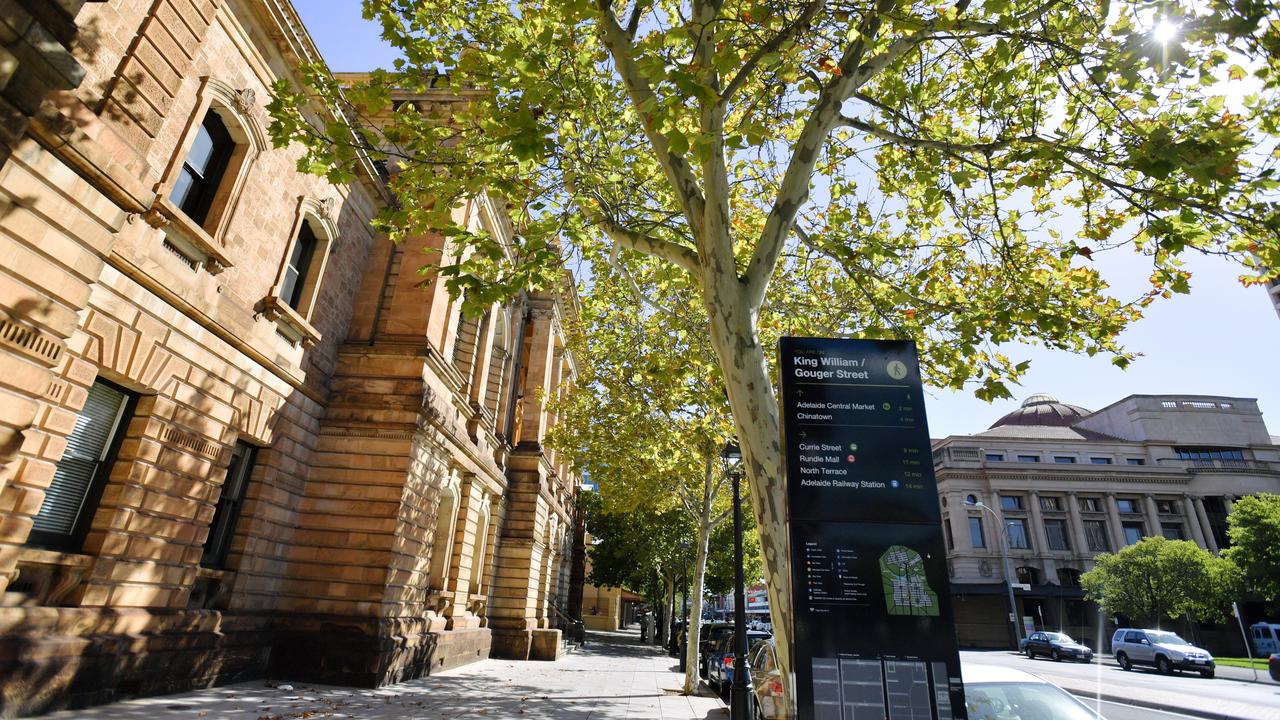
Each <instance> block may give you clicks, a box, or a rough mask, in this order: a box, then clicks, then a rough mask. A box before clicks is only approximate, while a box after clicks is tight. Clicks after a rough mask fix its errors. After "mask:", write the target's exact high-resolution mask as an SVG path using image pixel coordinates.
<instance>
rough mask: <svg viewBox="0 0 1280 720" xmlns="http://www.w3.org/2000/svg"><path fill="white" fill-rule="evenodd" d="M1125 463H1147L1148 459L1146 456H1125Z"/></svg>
mask: <svg viewBox="0 0 1280 720" xmlns="http://www.w3.org/2000/svg"><path fill="white" fill-rule="evenodd" d="M1124 464H1125V465H1146V464H1147V461H1146V459H1145V458H1125V459H1124Z"/></svg>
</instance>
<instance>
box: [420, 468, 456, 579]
mask: <svg viewBox="0 0 1280 720" xmlns="http://www.w3.org/2000/svg"><path fill="white" fill-rule="evenodd" d="M457 519H458V495H457V492H456V491H455V490H454V489H453V487H451V486H449V487H444V488H441V489H440V503H439V504H438V505H437V506H436V526H435V532H434V533H432V536H431V566H430V570H429V571H428V580H427V582H428V583H429V585H430V586H431V588H433V589H435V590H444V589H445V583H446V582H447V581H448V579H449V560H450V559H451V558H452V556H453V529H454V525H455V523H456V522H457Z"/></svg>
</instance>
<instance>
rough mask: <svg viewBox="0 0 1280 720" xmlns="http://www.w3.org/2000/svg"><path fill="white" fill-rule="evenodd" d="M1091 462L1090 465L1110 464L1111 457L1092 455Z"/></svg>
mask: <svg viewBox="0 0 1280 720" xmlns="http://www.w3.org/2000/svg"><path fill="white" fill-rule="evenodd" d="M1089 464H1090V465H1110V464H1111V458H1104V457H1091V458H1089Z"/></svg>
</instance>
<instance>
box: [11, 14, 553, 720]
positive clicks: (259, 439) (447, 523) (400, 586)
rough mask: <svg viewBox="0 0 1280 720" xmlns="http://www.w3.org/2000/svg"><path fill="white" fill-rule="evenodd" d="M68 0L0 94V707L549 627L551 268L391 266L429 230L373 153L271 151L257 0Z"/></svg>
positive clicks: (278, 27)
mask: <svg viewBox="0 0 1280 720" xmlns="http://www.w3.org/2000/svg"><path fill="white" fill-rule="evenodd" d="M4 4H5V5H6V7H8V6H10V5H13V3H11V2H5V3H4ZM18 5H19V6H24V7H25V6H45V5H48V3H43V2H38V3H22V2H19V3H18ZM80 5H81V3H80V2H72V1H70V0H58V1H57V2H54V3H52V6H54V7H56V8H57V9H59V10H61V11H62V14H61V15H57V17H54V16H55V13H54V12H53V11H52V10H48V12H47V13H46V14H48V15H49V17H54V20H53V21H50V22H55V24H56V21H57V20H58V18H61V20H62V21H68V20H69V21H70V22H71V24H70V25H67V24H66V23H65V22H64V24H63V25H58V26H57V28H56V29H57V30H58V32H60V33H61V35H59V36H58V37H59V38H60V39H61V40H62V45H61V47H63V48H64V49H65V50H67V53H66V57H63V56H61V55H58V54H57V53H56V52H54V51H53V50H49V48H51V47H52V46H50V45H48V44H47V43H46V44H44V45H41V47H42V48H45V49H46V50H49V52H51V53H53V55H54V56H56V57H55V58H54V61H53V62H54V63H55V64H56V65H57V67H61V68H74V69H73V70H68V71H67V73H64V75H67V74H70V75H71V77H70V78H69V79H66V80H65V82H64V81H62V80H59V81H58V82H52V83H48V84H47V86H44V87H41V88H39V92H40V94H41V98H42V99H33V96H32V94H31V93H33V92H36V90H33V89H30V88H31V87H33V86H29V85H11V86H10V88H9V89H7V90H5V91H4V94H3V98H0V99H3V100H4V101H5V102H7V103H9V104H10V105H14V106H15V107H19V108H29V110H24V111H25V112H26V113H27V114H26V116H24V118H20V120H22V122H18V121H15V123H13V124H11V125H8V126H7V127H10V128H12V129H14V131H13V132H11V133H10V134H9V135H7V136H6V138H5V140H6V143H5V153H6V155H7V158H6V159H4V162H3V165H0V247H2V248H3V250H2V251H0V312H2V314H0V598H2V602H0V714H5V715H11V714H19V713H30V712H39V711H42V710H47V709H50V708H55V707H65V706H69V705H70V706H74V705H85V704H92V703H99V702H107V701H110V700H113V699H117V698H120V697H126V696H130V695H138V694H148V693H156V692H165V691H171V690H178V689H183V688H187V687H193V686H205V685H209V684H213V683H218V682H225V681H230V680H235V679H243V678H250V677H258V676H263V675H265V674H270V675H272V676H274V677H281V678H296V679H308V680H323V681H328V682H335V683H348V684H361V685H379V684H383V683H387V682H394V681H397V680H401V679H406V678H411V677H417V676H420V675H423V674H426V673H429V672H431V671H432V670H433V669H439V668H443V667H450V666H453V665H457V664H460V663H463V662H467V661H470V660H474V659H476V658H480V657H487V656H489V655H490V654H491V653H493V654H496V655H500V656H502V657H513V658H521V659H528V658H554V657H555V655H556V654H557V653H558V649H559V643H558V637H557V631H556V630H555V627H556V626H557V625H558V624H559V622H558V618H559V617H560V613H561V612H563V611H562V610H558V608H564V607H565V599H566V597H567V596H568V585H569V579H570V575H571V570H570V567H571V563H570V559H571V556H572V548H573V540H574V535H573V533H574V505H575V501H576V497H577V492H578V483H577V479H576V478H575V477H574V476H573V475H572V473H571V471H570V470H569V468H567V467H566V466H565V464H564V462H562V461H561V459H559V458H557V457H556V456H555V455H554V454H552V453H549V452H547V451H544V450H543V447H542V443H541V440H542V437H543V436H544V434H545V432H546V431H547V429H548V428H549V427H550V425H551V424H553V423H554V416H553V415H552V414H550V413H549V412H548V411H547V406H546V402H545V401H546V400H547V399H549V398H554V397H555V396H556V394H557V393H559V392H562V391H563V389H564V388H566V387H568V386H570V385H571V384H572V378H573V375H574V365H573V359H572V357H571V356H570V355H568V354H567V353H566V352H565V351H564V329H565V324H566V323H567V322H570V321H572V319H573V317H574V314H575V312H576V310H575V308H576V306H575V304H574V302H575V301H574V296H573V286H572V278H568V277H566V279H565V282H564V284H563V285H562V286H561V287H559V288H556V289H554V290H549V291H539V292H529V293H526V294H524V295H522V296H521V297H519V298H517V299H516V300H515V301H513V302H511V303H509V304H507V305H502V306H495V307H493V308H491V309H490V310H489V312H488V313H487V314H486V315H484V316H483V317H479V318H471V317H467V316H465V315H463V314H462V313H461V312H460V306H459V303H458V302H457V301H456V300H454V299H451V298H450V297H449V296H448V294H447V293H446V292H445V290H444V288H443V287H442V286H441V285H440V284H434V285H431V286H430V287H429V288H428V289H426V290H423V289H422V288H420V287H418V285H419V283H420V282H421V281H422V279H423V278H422V277H421V276H420V275H418V274H417V272H416V271H417V269H418V266H419V265H420V264H422V263H423V262H424V260H423V258H424V253H432V254H433V256H434V257H435V258H436V259H437V260H438V261H440V262H443V263H449V262H453V261H456V260H457V257H456V255H457V250H456V248H453V247H451V246H450V245H449V243H448V242H447V241H446V240H445V238H444V237H443V236H439V235H430V236H425V237H420V238H414V239H411V240H410V241H407V242H405V243H403V244H400V245H396V246H392V245H391V243H389V242H387V241H386V239H385V238H383V237H380V236H378V235H377V234H376V233H375V232H374V231H373V230H372V228H371V225H370V220H371V218H372V217H373V216H374V214H375V213H376V212H377V211H378V209H379V208H380V207H382V206H383V205H384V204H385V203H388V202H390V201H391V198H390V196H389V195H388V193H387V190H386V187H385V185H384V183H383V182H382V180H381V179H380V174H379V172H378V170H377V169H376V168H375V167H374V166H373V165H372V164H371V163H368V162H363V163H362V164H361V166H360V167H358V168H357V174H358V177H359V179H358V180H357V181H356V182H354V183H352V184H350V185H347V186H342V187H336V186H332V185H329V184H327V183H326V182H324V181H323V180H321V179H319V178H315V177H312V176H308V175H302V174H299V173H298V172H297V170H296V160H297V157H298V152H297V150H296V148H287V149H273V148H272V147H271V146H270V143H269V142H268V141H267V138H266V133H265V128H266V125H267V123H268V119H267V117H266V113H265V110H264V109H263V104H264V102H265V101H266V99H267V98H268V96H269V93H270V87H271V85H272V83H273V82H275V81H276V80H279V79H285V80H290V81H294V82H296V81H297V75H296V68H297V67H298V66H299V64H300V63H302V62H310V61H314V60H316V59H318V54H317V51H316V50H315V48H314V47H313V46H312V45H311V44H310V41H309V39H308V38H307V36H306V33H305V31H303V29H302V26H301V23H300V21H299V19H298V17H297V15H296V13H295V12H294V10H293V8H292V7H291V6H290V5H289V3H288V2H287V0H117V1H115V2H110V3H87V4H84V6H83V7H80ZM14 17H18V16H17V15H16V14H15V13H7V14H6V15H5V18H4V19H5V20H6V21H9V20H11V19H12V18H14ZM37 19H38V18H37ZM6 27H8V28H9V30H6V31H5V32H10V34H11V35H12V34H13V33H12V32H11V31H12V30H13V27H12V25H7V26H6ZM33 28H35V25H26V26H24V27H23V29H22V32H25V33H28V35H29V36H30V34H31V33H36V32H37V30H36V29H33ZM0 40H3V41H4V42H5V43H6V44H5V47H6V48H8V47H10V45H12V42H11V40H12V38H11V37H9V36H6V37H5V38H0ZM12 54H17V55H21V53H12ZM3 60H5V57H4V56H3V54H0V69H3V68H4V67H7V66H6V65H5V64H4V62H2V61H3ZM37 61H38V59H32V58H31V57H28V56H27V55H22V63H21V64H19V65H18V69H19V72H18V73H17V74H14V75H13V77H15V78H18V79H21V78H22V77H23V75H22V73H21V71H23V70H24V69H27V68H30V67H33V66H35V65H34V64H35V63H37ZM15 97H16V98H18V100H17V101H15V100H14V98H15ZM24 103H25V106H24V105H23V104H24ZM5 111H6V112H8V111H9V110H8V109H6V110H5ZM316 112H325V109H324V108H316ZM206 160H207V162H206ZM211 168H213V169H211ZM215 170H216V172H215ZM192 188H195V189H192ZM193 198H195V200H193ZM201 198H203V199H202V200H201ZM457 213H458V218H459V219H460V220H462V221H464V222H466V223H468V224H470V225H472V226H474V227H477V228H479V227H484V228H485V229H488V230H489V231H490V232H492V233H494V234H495V235H496V236H497V237H507V238H509V237H510V232H511V230H510V225H509V222H508V221H507V220H506V218H505V216H504V215H503V213H502V210H501V208H499V207H496V206H495V205H494V204H493V203H491V202H490V201H489V200H487V199H486V198H484V197H478V198H474V199H472V200H471V201H470V202H468V203H466V204H465V205H464V206H462V207H460V208H458V209H457ZM110 402H115V403H117V404H116V405H110V412H108V411H107V410H104V409H103V408H107V407H108V405H109V404H110ZM95 442H97V443H98V444H96V445H95V444H94V443H95ZM76 483H81V484H79V485H77V484H76ZM59 513H61V514H59Z"/></svg>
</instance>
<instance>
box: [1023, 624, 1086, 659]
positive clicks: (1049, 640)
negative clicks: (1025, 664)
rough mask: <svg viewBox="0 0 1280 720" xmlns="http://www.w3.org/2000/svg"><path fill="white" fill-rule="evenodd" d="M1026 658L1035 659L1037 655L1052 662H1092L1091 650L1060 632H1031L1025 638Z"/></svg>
mask: <svg viewBox="0 0 1280 720" xmlns="http://www.w3.org/2000/svg"><path fill="white" fill-rule="evenodd" d="M1024 649H1025V650H1026V653H1027V657H1029V658H1031V659H1033V660H1034V659H1035V657H1036V656H1037V655H1043V656H1045V657H1051V658H1053V659H1054V660H1079V661H1081V662H1093V650H1090V649H1089V647H1088V646H1087V645H1081V644H1080V643H1078V642H1076V641H1075V640H1072V639H1071V636H1070V635H1067V634H1065V633H1060V632H1047V631H1040V632H1033V633H1031V634H1030V635H1028V636H1027V644H1026V646H1025V648H1024Z"/></svg>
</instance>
